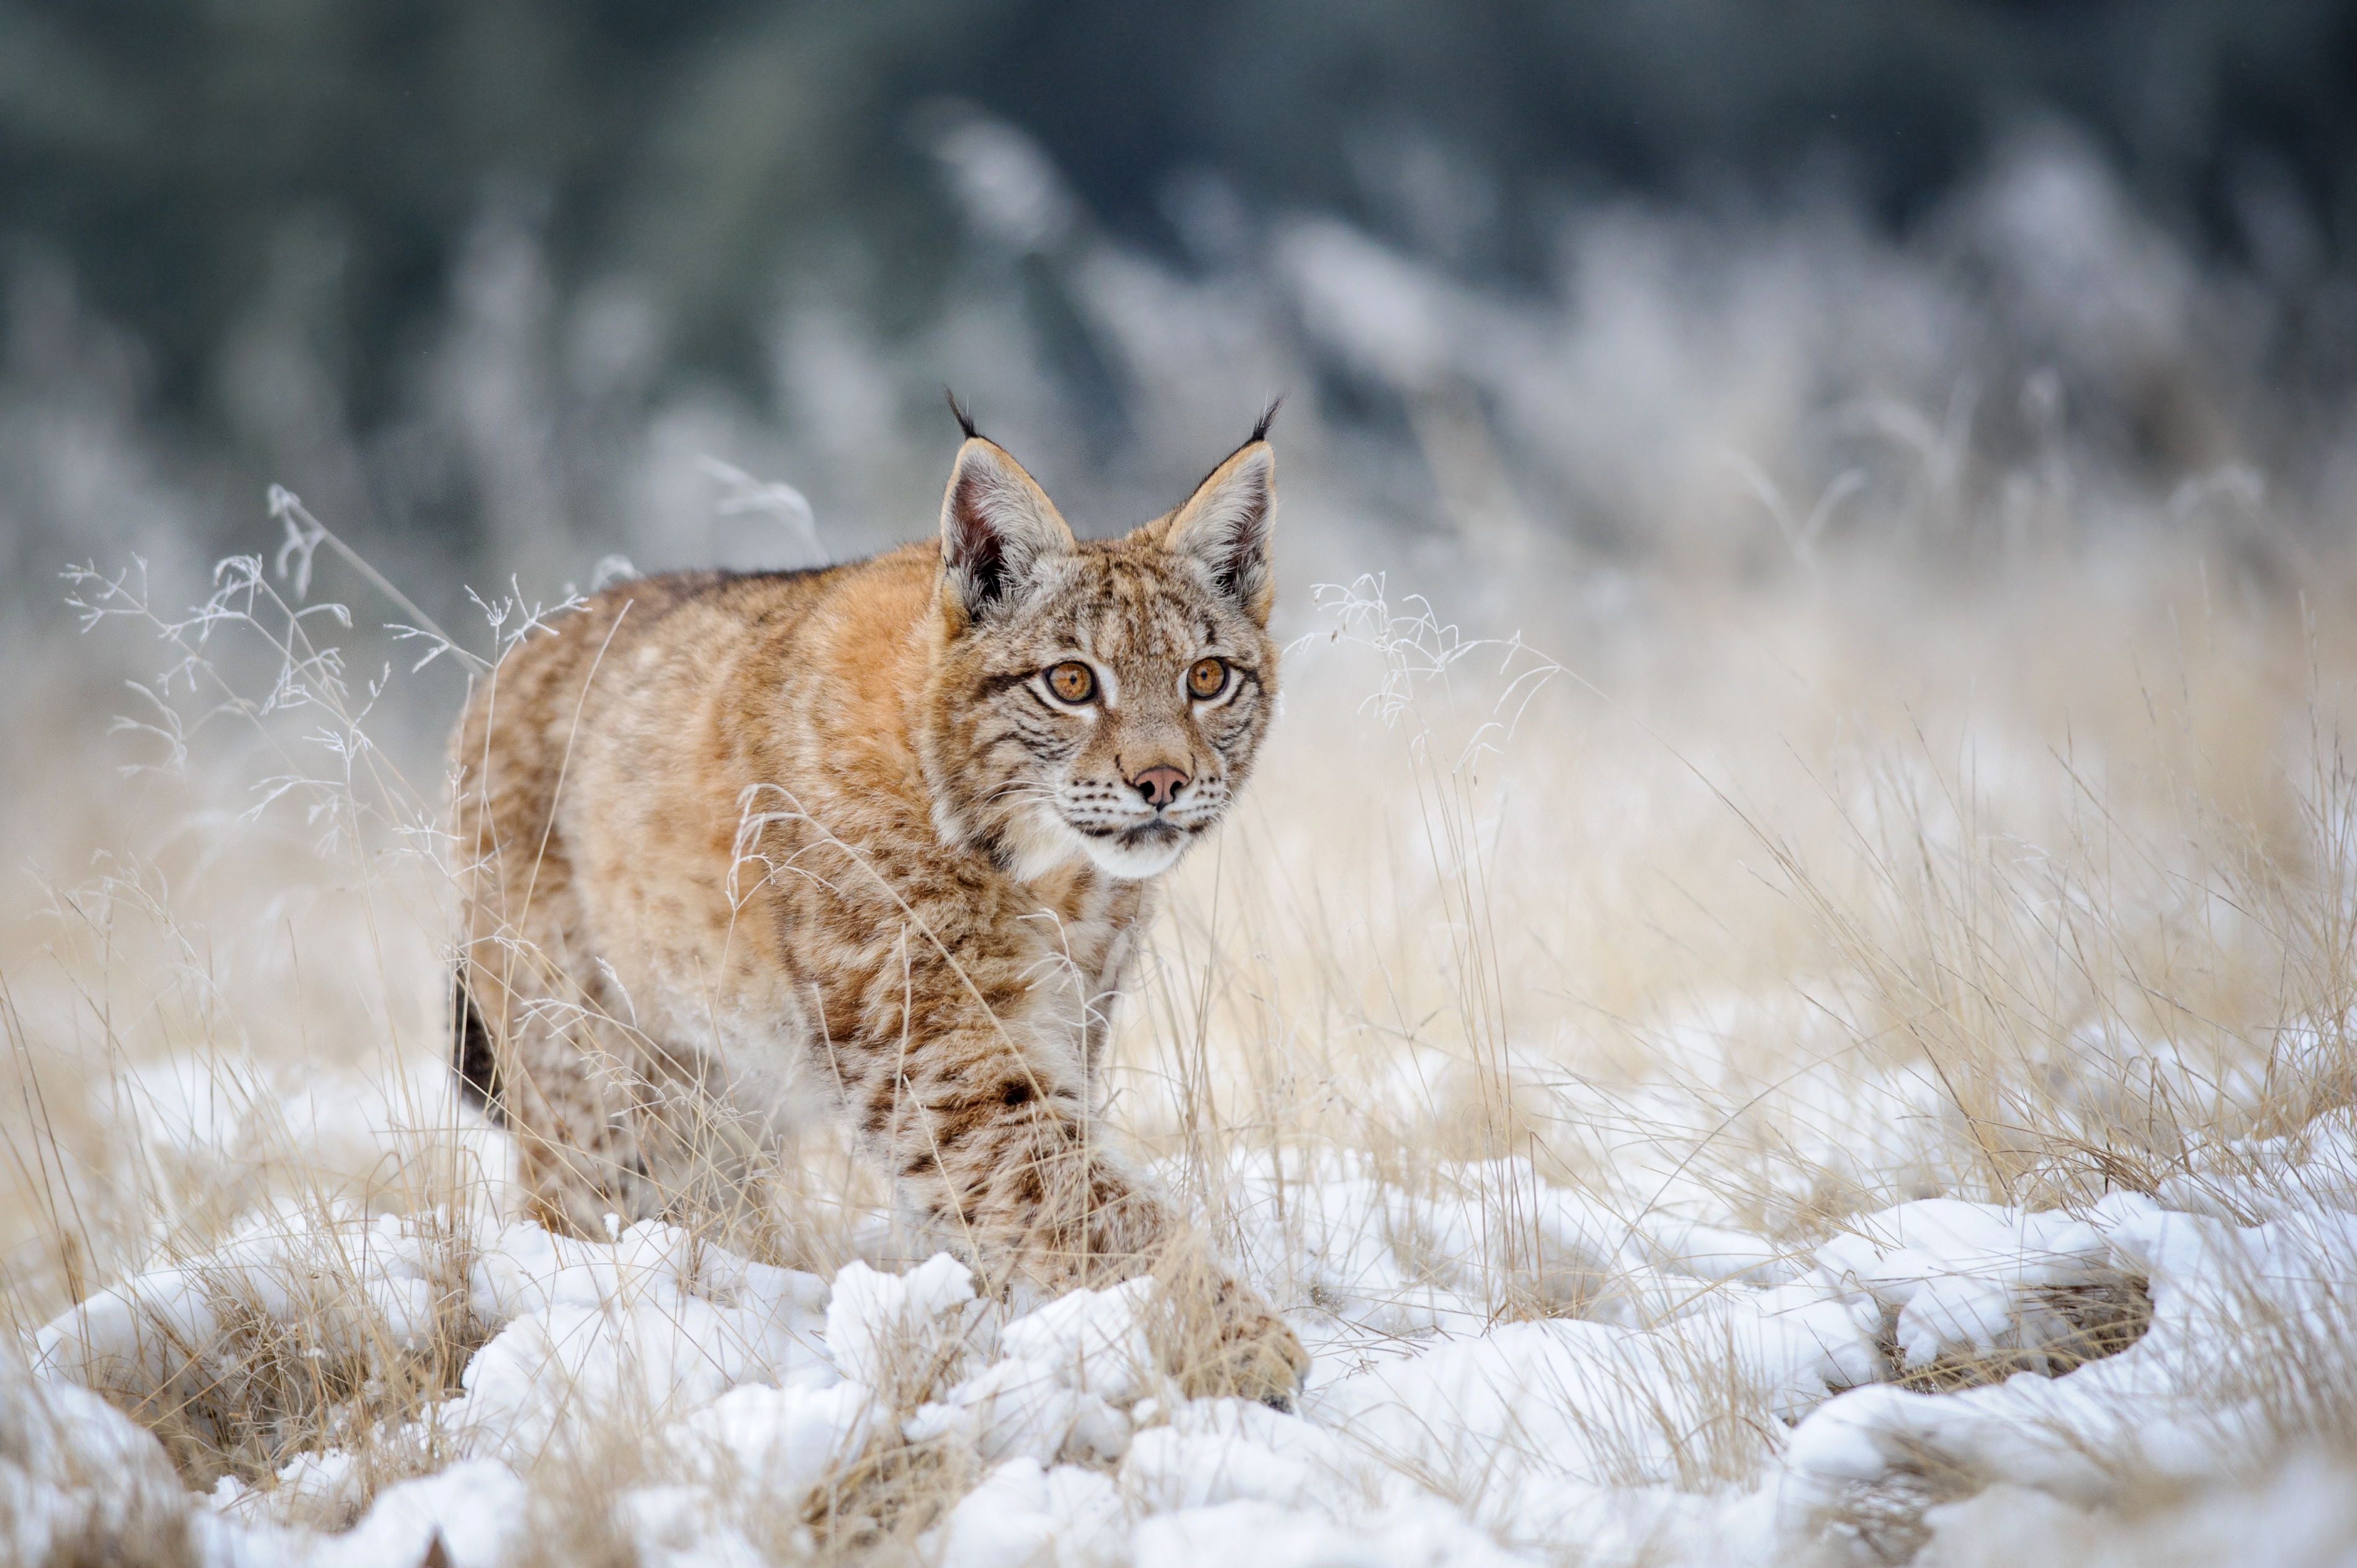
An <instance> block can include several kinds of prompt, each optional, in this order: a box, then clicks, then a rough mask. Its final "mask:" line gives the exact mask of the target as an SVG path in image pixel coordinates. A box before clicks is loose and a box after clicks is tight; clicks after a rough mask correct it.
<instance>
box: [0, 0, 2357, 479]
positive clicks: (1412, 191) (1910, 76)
mask: <svg viewBox="0 0 2357 1568" xmlns="http://www.w3.org/2000/svg"><path fill="white" fill-rule="evenodd" d="M958 100H963V101H964V102H970V103H972V104H974V105H978V106H979V107H981V108H982V109H984V110H985V111H987V112H988V113H991V114H992V115H995V116H996V117H998V118H1001V119H1003V120H1005V121H1006V122H1008V123H1011V124H1017V125H1019V126H1022V127H1024V128H1025V129H1027V130H1028V131H1029V132H1030V133H1031V134H1034V135H1035V136H1037V137H1038V138H1039V142H1040V144H1041V145H1043V146H1044V148H1045V149H1046V151H1047V152H1048V154H1049V156H1050V157H1051V158H1052V159H1053V160H1054V162H1055V163H1056V164H1057V165H1058V166H1060V168H1061V169H1062V170H1063V171H1064V172H1065V174H1066V175H1067V176H1068V177H1069V178H1070V179H1071V183H1072V185H1073V187H1074V188H1075V189H1076V190H1077V192H1078V193H1079V195H1080V197H1081V198H1082V200H1083V201H1084V202H1085V203H1086V204H1087V206H1088V207H1089V208H1090V209H1092V211H1093V212H1094V213H1095V215H1096V216H1097V218H1098V219H1100V220H1103V222H1104V223H1105V224H1107V225H1109V226H1110V227H1111V229H1112V230H1113V231H1115V232H1117V233H1120V234H1122V235H1124V236H1125V237H1127V238H1128V239H1130V240H1132V241H1133V242H1138V243H1142V244H1145V245H1147V246H1149V247H1151V248H1154V249H1156V250H1157V251H1159V252H1163V253H1165V254H1166V255H1168V256H1170V257H1171V258H1172V259H1174V260H1177V261H1179V262H1181V263H1184V262H1185V260H1186V257H1185V254H1184V245H1183V243H1182V241H1181V231H1182V229H1183V226H1182V225H1177V224H1174V223H1173V221H1172V208H1173V203H1174V201H1177V200H1179V199H1183V197H1184V194H1185V192H1186V191H1187V190H1188V189H1189V181H1190V180H1200V178H1201V177H1203V175H1204V174H1205V172H1206V171H1215V172H1216V174H1217V175H1218V176H1219V177H1221V178H1222V179H1224V180H1225V181H1227V182H1230V185H1231V186H1232V188H1233V189H1234V190H1236V191H1238V192H1240V193H1241V194H1242V195H1243V197H1244V198H1245V199H1247V200H1248V201H1250V202H1251V203H1252V204H1253V205H1254V206H1255V207H1258V208H1261V209H1283V208H1286V207H1294V206H1299V207H1305V208H1310V209H1318V210H1322V211H1329V212H1335V213H1340V214H1342V215H1344V216H1347V217H1349V218H1350V219H1351V220H1354V221H1355V222H1357V223H1358V224H1359V225H1361V227H1363V228H1365V229H1367V230H1369V231H1372V232H1373V233H1376V234H1378V235H1380V236H1382V237H1383V238H1384V239H1385V240H1386V241H1387V242H1391V243H1393V244H1394V245H1397V246H1399V247H1401V248H1402V249H1404V250H1407V251H1410V252H1426V253H1431V254H1433V255H1434V256H1435V259H1436V260H1437V261H1440V262H1442V263H1445V264H1447V265H1448V266H1449V267H1450V268H1451V269H1453V270H1457V271H1459V272H1471V273H1474V274H1484V273H1487V274H1494V275H1499V276H1502V277H1505V278H1509V279H1510V278H1512V276H1513V275H1514V274H1516V273H1517V272H1518V271H1520V270H1523V269H1528V268H1531V267H1534V266H1535V265H1536V264H1538V263H1539V260H1540V258H1541V255H1542V253H1543V251H1544V231H1545V227H1546V220H1547V215H1548V213H1549V212H1550V210H1551V209H1555V208H1556V207H1559V206H1560V204H1562V203H1564V202H1567V201H1575V200H1587V199H1594V198H1596V197H1598V196H1605V195H1609V194H1612V193H1615V192H1620V191H1632V192H1639V193H1644V194H1648V195H1653V196H1668V197H1673V198H1694V199H1701V200H1706V201H1709V200H1743V199H1757V198H1759V197H1760V195H1761V194H1762V193H1765V194H1766V195H1767V196H1768V197H1769V198H1770V199H1773V197H1774V196H1775V193H1776V192H1778V191H1779V190H1780V189H1789V188H1794V187H1795V186H1803V185H1805V186H1811V187H1814V186H1821V185H1822V186H1830V187H1832V188H1835V190H1837V191H1839V192H1841V193H1843V194H1844V195H1845V196H1846V198H1847V199H1851V200H1853V201H1854V202H1856V203H1857V205H1858V206H1860V207H1861V208H1862V209H1863V210H1865V211H1867V213H1869V214H1871V215H1872V218H1873V220H1875V221H1878V222H1879V223H1882V224H1885V225H1888V226H1892V227H1895V228H1903V227H1904V226H1905V225H1907V224H1908V223H1909V222H1910V220H1913V219H1915V218H1916V217H1918V216H1919V215H1921V214H1922V213H1924V212H1926V211H1928V210H1931V209H1932V208H1933V207H1934V206H1935V205H1936V203H1937V202H1938V200H1939V199H1940V198H1941V197H1942V195H1943V193H1944V192H1945V191H1947V190H1948V189H1949V188H1951V186H1952V185H1953V183H1954V182H1955V181H1956V180H1958V179H1959V178H1960V177H1963V176H1964V174H1965V173H1967V172H1968V171H1969V170H1970V169H1971V168H1972V166H1974V165H1975V160H1976V159H1977V158H1978V157H1979V156H1981V154H1982V153H1983V151H1984V150H1985V149H1986V145H1987V144H1988V142H1989V140H1990V138H1991V137H1992V136H1993V135H1995V134H1997V132H1998V130H1999V129H2000V128H2001V127H2002V126H2003V125H2005V124H2011V123H2015V122H2018V120H2020V119H2021V118H2022V117H2024V116H2034V115H2037V114H2040V113H2047V114H2054V115H2059V116H2061V117H2064V118H2067V119H2068V120H2070V121H2072V122H2074V123H2075V124H2078V125H2079V126H2081V127H2083V129H2084V130H2085V131H2087V132H2088V133H2089V134H2091V135H2092V136H2093V138H2094V139H2095V142H2096V144H2097V145H2099V146H2100V147H2101V148H2102V150H2103V151H2104V154H2105V155H2106V156H2108V157H2109V158H2110V159H2111V160H2112V161H2113V162H2114V164H2115V167H2116V168H2117V170H2118V171H2119V172H2120V175H2121V177H2122V178H2123V179H2124V180H2125V182H2126V186H2127V188H2128V189H2129V190H2130V191H2131V192H2133V193H2134V195H2135V197H2136V199H2137V201H2138V203H2139V205H2140V206H2141V207H2142V208H2143V209H2145V210H2146V211H2147V213H2149V214H2151V215H2153V216H2154V217H2155V218H2157V219H2158V220H2159V221H2160V222H2161V223H2163V224H2164V225H2166V226H2167V227H2169V229H2171V230H2173V231H2175V232H2176V233H2177V234H2178V236H2179V238H2180V240H2181V241H2183V242H2185V243H2187V244H2188V245H2189V246H2190V247H2191V248H2192V250H2193V251H2194V252H2195V253H2197V254H2224V255H2226V256H2228V257H2229V258H2230V259H2232V260H2233V263H2234V264H2236V265H2237V266H2240V267H2247V268H2254V269H2255V270H2257V271H2258V272H2260V273H2266V272H2267V271H2269V270H2273V271H2275V272H2279V273H2287V274H2298V273H2299V272H2300V271H2301V270H2302V269H2307V270H2309V271H2318V270H2327V269H2331V268H2333V267H2334V266H2335V265H2336V263H2337V259H2338V258H2339V257H2341V256H2342V255H2344V254H2346V253H2347V252H2348V251H2349V249H2350V247H2351V246H2352V242H2357V8H2352V7H2351V6H2350V5H2346V4H2344V3H2341V0H2241V3H2239V4H2234V5H2221V4H2217V3H2215V0H2111V3H2096V0H2089V3H2058V4H2029V3H2026V0H2023V3H2015V4H2000V3H1996V0H1978V3H1969V0H1925V3H1921V4H1908V5H1891V4H1888V3H1887V0H1779V3H1773V4H1760V3H1756V0H1598V3H1595V4H1577V5H1574V4H1566V3H1564V0H1555V3H1552V4H1542V3H1538V0H1489V3H1485V4H1468V5H1437V4H1424V5H1402V4H1397V3H1395V0H1392V3H1387V0H1291V3H1288V4H1284V5H1252V4H1240V3H1233V0H1216V3H1210V4H1203V5H1190V6H1140V5H1135V4H1131V3H1129V0H957V3H954V4H949V3H942V0H863V3H861V4H858V5H840V4H787V5H780V4H755V3H752V0H665V3H663V4H660V5H657V4H646V3H643V0H641V3H637V4H625V3H622V0H239V3H236V4H222V3H220V0H212V3H207V4H198V3H194V0H72V3H65V0H56V3H48V4H43V3H34V0H14V3H11V4H7V5H5V6H0V233H5V238H6V239H7V240H8V241H9V242H11V243H13V244H14V245H15V246H16V248H17V249H18V251H19V252H20V253H34V254H41V255H45V256H48V257H51V258H55V259H58V260H61V261H62V262H63V263H65V264H66V266H67V267H68V268H69V269H70V272H71V274H72V275H73V276H74V278H75V279H76V280H77V282H78V285H79V287H80V289H81V293H82V295H83V297H84V298H85V299H86V300H87V301H88V302H89V304H90V305H91V307H92V308H94V309H95V310H96V311H97V312H99V313H100V314H101V315H102V316H103V317H106V318H109V319H111V320H113V321H116V322H119V323H121V324H123V325H124V326H126V327H128V328H131V329H132V331H133V332H134V333H135V334H136V336H137V338H138V339H139V341H140V342H141V343H142V344H144V345H145V353H146V356H147V360H148V362H149V364H148V372H147V373H148V376H149V384H150V392H149V395H150V397H151V398H152V400H153V403H154V406H155V408H156V412H158V413H162V414H163V415H164V416H165V417H166V418H167V421H168V422H170V423H172V424H177V425H178V426H180V427H181V428H183V429H185V430H189V431H193V432H202V431H203V430H205V429H206V428H207V427H208V425H209V424H211V423H212V422H213V421H214V420H215V419H216V418H217V416H218V409H217V407H216V404H217V403H218V386H217V381H218V361H219V359H220V356H221V351H222V346H223V343H224V340H225V338H227V337H228V336H229V335H230V334H231V332H232V330H233V328H234V326H235V324H236V323H237V321H238V320H239V319H240V317H241V315H242V313H245V312H247V311H249V310H250V309H251V308H252V307H253V302H254V301H255V300H256V299H257V298H258V297H260V296H261V295H264V293H265V292H270V291H275V293H276V294H277V295H282V296H283V295H285V294H286V293H287V292H288V291H289V290H290V289H292V290H294V291H296V292H298V293H299V292H300V291H301V289H302V288H303V287H305V286H309V287H312V288H314V289H316V290H317V291H320V292H321V294H322V295H323V296H322V297H320V298H319V299H317V301H315V306H314V310H313V313H312V314H313V317H314V319H315V320H316V321H317V322H318V323H320V324H321V325H320V326H319V327H318V328H317V329H316V330H317V335H318V336H319V337H320V338H321V339H322V340H321V342H320V343H319V344H318V345H317V348H318V351H319V354H320V357H321V360H322V361H323V363H325V364H326V365H328V367H329V369H330V371H331V373H332V375H333V376H334V377H336V378H337V379H338V380H339V381H340V383H341V384H340V389H339V390H340V394H341V397H342V399H343V401H344V406H345V408H346V410H347V412H348V414H349V416H350V418H351V420H352V421H353V422H354V423H355V424H358V425H361V426H365V425H367V424H370V423H371V420H372V418H373V417H374V415H375V413H377V412H378V411H381V410H382V409H384V408H386V407H387V406H389V405H390V404H391V403H393V402H396V401H397V400H398V399H399V398H400V396H401V395H402V388H403V381H404V374H405V373H406V371H405V367H407V366H408V365H409V364H410V363H411V362H412V361H414V359H415V358H416V356H417V355H418V354H419V353H420V352H421V351H422V347H421V346H422V344H423V341H424V337H425V334H426V332H427V331H428V329H429V324H430V323H431V322H432V321H434V320H435V319H436V318H437V317H438V316H439V314H440V313H441V312H442V311H443V309H444V307H445V304H446V300H447V292H448V288H449V278H450V270H451V264H452V257H453V254H454V250H455V248H456V247H457V245H458V244H459V243H460V242H461V241H462V238H463V236H464V235H465V233H466V232H467V231H468V225H469V223H470V221H471V220H473V219H474V217H475V216H476V215H477V214H479V212H480V211H481V210H483V209H484V206H485V204H486V202H487V201H507V202H511V203H515V204H521V205H522V206H525V207H528V208H530V209H531V210H532V213H533V222H534V224H535V226H536V228H537V231H538V232H539V233H540V234H541V236H542V239H543V242H544V244H545V246H546V248H547V252H548V257H549V264H550V266H551V269H552V273H553V276H554V284H555V286H556V287H558V288H559V289H560V290H577V289H579V288H582V287H586V286H589V285H594V284H596V283H597V281H598V280H599V279H601V278H607V277H619V278H627V279H628V280H629V281H630V285H631V286H632V287H633V288H636V289H639V290H640V291H643V292H645V293H646V294H648V295H651V297H652V298H653V299H655V300H656V301H657V302H658V303H659V305H660V306H661V309H662V317H663V320H664V323H665V327H664V331H665V346H664V352H663V356H662V357H663V360H664V362H665V364H666V365H667V366H668V367H669V371H670V372H672V373H692V374H697V375H713V374H719V375H723V376H730V377H737V378H742V377H745V376H747V375H749V374H752V373H754V360H755V359H756V358H757V355H758V348H757V340H758V337H759V334H758V331H757V330H756V329H755V328H756V324H758V323H759V321H760V320H761V319H762V318H763V317H765V315H767V314H768V313H770V312H772V311H774V309H775V308H776V306H777V301H778V299H779V296H780V289H781V286H782V285H781V279H784V278H787V277H790V276H791V275H792V274H793V273H794V272H795V271H796V270H797V269H799V268H806V267H817V266H823V267H825V268H827V269H828V270H829V271H830V272H831V273H832V274H834V275H836V276H838V277H840V276H851V277H856V278H857V279H859V280H861V283H860V286H861V287H862V288H863V289H864V291H865V292H866V295H867V298H866V301H865V305H866V309H867V310H868V311H869V312H870V314H871V315H872V317H874V318H875V319H877V321H878V322H879V323H880V324H882V325H883V326H884V327H885V328H886V329H889V324H890V323H891V322H892V321H893V320H894V319H895V318H896V317H916V316H919V315H921V314H923V313H924V312H926V311H927V310H929V309H930V308H931V304H930V299H931V291H933V290H934V289H936V288H937V287H938V286H939V285H940V283H941V280H942V277H943V276H944V268H945V266H946V255H947V252H949V250H950V249H951V242H952V237H953V236H954V235H955V233H956V231H957V230H956V225H955V223H954V222H953V220H952V215H951V209H949V207H948V205H947V203H946V199H945V197H944V195H943V193H942V188H941V184H940V181H939V180H938V179H937V178H935V177H934V172H933V170H932V169H931V167H930V166H929V160H928V158H927V156H926V154H925V152H924V150H923V146H922V136H921V134H920V127H921V125H922V124H923V121H924V116H925V115H926V113H928V112H929V110H928V105H937V104H939V103H941V102H943V101H958ZM932 112H938V111H932ZM1402 149H1406V153H1405V154H1403V151H1402ZM1404 156H1405V159H1406V163H1405V166H1407V167H1409V168H1410V170H1411V171H1413V170H1414V168H1415V167H1416V166H1417V164H1416V161H1415V160H1416V159H1417V158H1421V159H1422V160H1423V161H1424V163H1423V166H1425V167H1426V177H1422V178H1420V179H1419V178H1409V179H1405V180H1403V179H1400V178H1397V177H1389V176H1387V177H1384V178H1383V179H1371V178H1369V177H1368V176H1367V174H1366V169H1367V167H1368V166H1369V165H1370V164H1371V163H1380V164H1382V165H1383V166H1384V167H1385V168H1386V169H1387V170H1393V171H1396V170H1397V169H1398V168H1399V167H1401V166H1402V164H1403V157H1404ZM2254 190H2256V191H2259V192H2261V193H2263V194H2265V195H2267V196H2268V198H2269V200H2268V201H2267V202H2263V203H2262V204H2261V207H2262V209H2264V211H2267V212H2276V211H2281V210H2283V209H2285V205H2286V204H2285V200H2284V198H2288V199H2290V205H2291V206H2292V207H2293V208H2295V209H2298V210H2300V211H2303V212H2305V213H2307V214H2309V215H2310V220H2309V222H2308V223H2307V224H2306V225H2305V226H2304V227H2302V228H2301V229H2299V231H2298V233H2297V234H2294V235H2291V236H2290V237H2288V238H2287V237H2285V235H2284V234H2283V233H2282V231H2281V226H2280V225H2276V226H2273V227H2270V225H2269V224H2268V223H2267V222H2266V221H2264V220H2253V218H2252V216H2251V212H2252V210H2253V209H2252V207H2251V200H2250V193H2251V192H2253V191H2254ZM290 236H291V237H293V241H294V242H292V243H290ZM323 255H324V256H328V257H330V258H332V264H331V265H324V266H323V265H322V264H321V263H318V261H317V258H318V257H320V256H323ZM289 256H296V257H306V258H311V260H310V261H307V262H305V263H301V264H302V265H305V266H308V267H309V268H310V269H311V270H312V272H313V273H315V274H317V276H316V277H315V278H313V280H312V281H311V282H310V283H309V284H308V285H306V284H305V283H304V281H303V280H301V279H296V280H294V281H292V282H290V281H289V279H288V278H287V277H286V276H285V275H284V273H285V268H286V267H287V266H288V265H289V264H292V263H289V262H288V261H287V258H288V257H289ZM274 267H275V268H277V269H279V272H278V274H274ZM2295 281H2296V280H2295Z"/></svg>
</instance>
